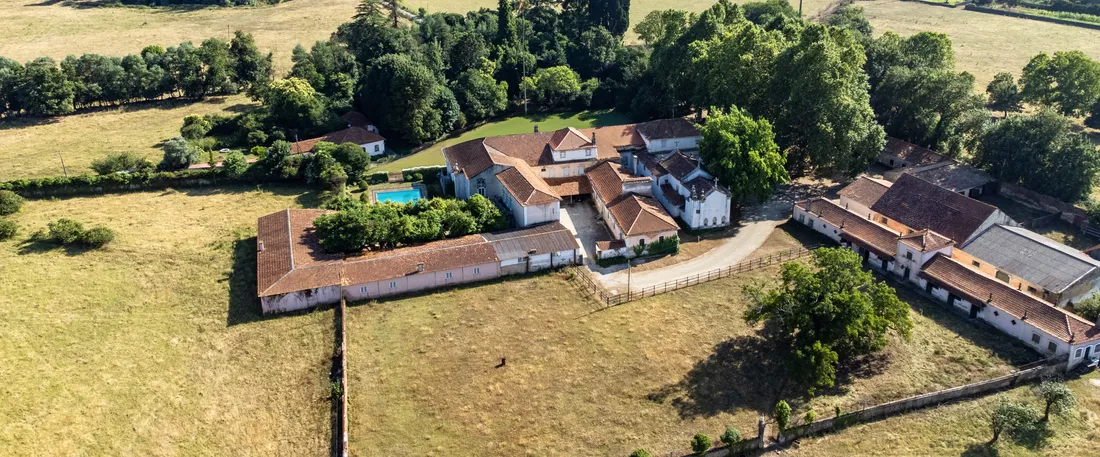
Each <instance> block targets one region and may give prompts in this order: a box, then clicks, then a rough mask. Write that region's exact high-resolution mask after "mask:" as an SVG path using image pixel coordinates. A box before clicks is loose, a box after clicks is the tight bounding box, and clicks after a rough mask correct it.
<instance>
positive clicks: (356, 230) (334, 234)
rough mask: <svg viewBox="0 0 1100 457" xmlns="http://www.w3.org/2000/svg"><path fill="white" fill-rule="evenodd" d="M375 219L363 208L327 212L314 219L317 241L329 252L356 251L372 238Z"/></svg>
mask: <svg viewBox="0 0 1100 457" xmlns="http://www.w3.org/2000/svg"><path fill="white" fill-rule="evenodd" d="M373 222H374V221H372V220H371V217H370V214H369V213H368V212H367V211H366V210H363V209H359V210H349V211H340V212H338V213H335V214H326V215H323V216H321V217H318V218H317V219H316V220H314V221H313V226H314V227H316V229H317V241H318V242H319V243H320V244H321V247H322V248H324V249H325V250H326V251H328V252H347V253H355V252H359V251H362V250H363V247H364V246H366V245H367V243H368V242H369V241H370V240H371V236H370V235H371V226H372V225H373V224H372V223H373Z"/></svg>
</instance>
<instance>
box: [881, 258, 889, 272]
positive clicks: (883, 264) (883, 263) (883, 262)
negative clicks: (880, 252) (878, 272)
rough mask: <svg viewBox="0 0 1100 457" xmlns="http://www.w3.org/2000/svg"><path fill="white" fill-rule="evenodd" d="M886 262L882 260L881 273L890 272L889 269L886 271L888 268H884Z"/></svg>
mask: <svg viewBox="0 0 1100 457" xmlns="http://www.w3.org/2000/svg"><path fill="white" fill-rule="evenodd" d="M886 262H887V260H886V259H882V271H890V270H889V269H888V268H887V267H886Z"/></svg>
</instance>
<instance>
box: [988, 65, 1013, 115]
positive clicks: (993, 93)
mask: <svg viewBox="0 0 1100 457" xmlns="http://www.w3.org/2000/svg"><path fill="white" fill-rule="evenodd" d="M985 91H986V93H988V94H989V104H988V106H989V109H992V110H997V111H1004V113H1005V116H1008V112H1009V111H1019V110H1020V88H1019V87H1018V86H1017V85H1016V80H1015V79H1013V78H1012V74H1011V73H1007V72H1003V71H1002V72H1000V73H997V74H996V75H993V80H992V81H990V82H989V85H988V86H986V88H985Z"/></svg>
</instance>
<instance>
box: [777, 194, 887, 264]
mask: <svg viewBox="0 0 1100 457" xmlns="http://www.w3.org/2000/svg"><path fill="white" fill-rule="evenodd" d="M795 205H797V206H798V207H799V208H802V209H804V210H806V212H808V213H810V214H812V215H815V216H817V217H819V218H821V219H823V220H825V221H826V222H828V223H829V224H831V225H833V226H834V227H837V229H838V230H840V231H841V232H842V235H841V237H842V238H844V239H846V240H848V241H851V242H853V243H855V244H858V245H860V246H863V247H864V248H865V249H868V250H870V251H873V252H874V253H875V254H877V255H880V256H887V257H894V256H896V255H897V252H898V237H899V236H900V235H901V234H899V233H898V232H895V231H893V230H890V229H889V228H886V227H884V226H881V225H879V224H876V223H874V222H872V221H870V220H867V219H865V218H864V217H862V216H860V215H858V214H855V213H852V212H851V211H848V210H846V209H844V208H842V207H841V206H840V205H837V204H836V203H833V202H831V201H829V200H826V199H824V198H821V197H818V198H814V199H811V200H803V201H800V202H797V203H795Z"/></svg>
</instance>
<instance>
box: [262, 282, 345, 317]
mask: <svg viewBox="0 0 1100 457" xmlns="http://www.w3.org/2000/svg"><path fill="white" fill-rule="evenodd" d="M338 301H340V287H339V286H328V287H321V288H317V289H309V290H302V291H298V292H291V293H288V294H282V295H272V296H269V297H260V308H261V309H263V312H264V314H270V313H285V312H287V311H296V310H299V309H306V308H312V307H314V306H317V305H322V304H328V303H336V302H338Z"/></svg>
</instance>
